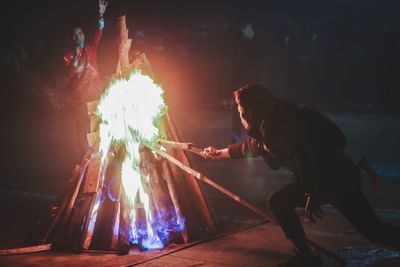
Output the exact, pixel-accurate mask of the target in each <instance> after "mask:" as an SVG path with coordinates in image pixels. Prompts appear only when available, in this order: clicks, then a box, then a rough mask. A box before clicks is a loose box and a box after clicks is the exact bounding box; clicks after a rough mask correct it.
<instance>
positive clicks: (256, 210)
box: [149, 147, 347, 266]
mask: <svg viewBox="0 0 400 267" xmlns="http://www.w3.org/2000/svg"><path fill="white" fill-rule="evenodd" d="M149 148H150V149H151V150H153V151H154V152H156V153H157V154H158V155H160V156H161V157H163V158H165V159H167V160H168V161H170V162H172V163H174V164H175V165H177V166H178V167H179V168H181V169H182V170H184V171H186V172H187V173H189V174H191V175H193V176H194V177H196V178H197V179H198V180H200V181H203V182H205V183H207V184H209V185H210V186H212V187H214V188H215V189H217V190H218V191H220V192H222V193H223V194H225V195H227V196H229V197H230V198H232V199H233V200H235V201H236V202H238V203H240V204H242V205H243V206H245V207H246V208H248V209H250V210H252V211H253V212H254V213H256V214H258V215H259V216H261V217H263V218H264V219H265V220H266V221H267V222H269V221H271V219H270V216H269V215H268V214H267V213H266V212H264V211H263V210H261V209H259V208H257V207H255V206H254V205H252V204H250V203H249V202H247V201H246V200H244V199H242V198H241V197H239V196H238V195H236V194H234V193H232V192H231V191H229V190H228V189H226V188H224V187H222V186H221V185H219V184H217V183H215V182H214V181H212V180H211V179H209V178H208V177H207V176H205V175H203V174H201V173H200V172H198V171H196V170H193V169H192V168H190V167H189V166H187V165H185V164H183V163H182V162H180V161H179V160H177V159H176V158H174V157H173V156H171V155H169V154H168V153H166V152H164V151H162V150H160V149H158V148H154V147H149ZM307 241H308V242H309V244H310V245H311V246H313V247H314V248H315V249H316V250H319V251H320V252H321V253H324V254H325V255H327V256H329V257H330V258H332V259H334V260H336V261H337V262H339V263H340V264H341V265H343V266H344V265H346V264H347V262H346V261H345V260H343V259H342V258H340V257H339V256H337V255H335V254H334V253H332V252H330V251H329V250H327V249H325V248H324V247H322V246H320V245H318V244H317V243H315V242H314V241H312V240H310V239H308V238H307Z"/></svg>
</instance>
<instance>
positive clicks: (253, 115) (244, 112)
mask: <svg viewBox="0 0 400 267" xmlns="http://www.w3.org/2000/svg"><path fill="white" fill-rule="evenodd" d="M234 97H235V102H236V104H237V105H238V111H239V114H240V119H241V120H242V124H243V126H244V128H245V129H246V130H248V129H249V128H250V127H251V125H252V124H254V123H255V122H256V121H258V120H259V119H261V118H265V117H267V116H268V115H270V114H271V113H272V111H273V97H272V95H271V93H270V92H269V90H268V89H267V88H266V87H264V86H263V85H261V84H257V83H252V84H247V85H245V86H243V87H241V88H239V89H238V90H236V91H235V92H234Z"/></svg>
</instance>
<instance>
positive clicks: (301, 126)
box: [202, 84, 400, 267]
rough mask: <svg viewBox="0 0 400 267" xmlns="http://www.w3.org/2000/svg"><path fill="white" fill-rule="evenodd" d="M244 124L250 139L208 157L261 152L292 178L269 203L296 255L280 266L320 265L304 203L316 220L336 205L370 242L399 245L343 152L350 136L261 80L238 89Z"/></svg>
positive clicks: (399, 234) (399, 232)
mask: <svg viewBox="0 0 400 267" xmlns="http://www.w3.org/2000/svg"><path fill="white" fill-rule="evenodd" d="M234 97H235V102H236V104H237V107H238V111H239V114H240V118H241V122H242V124H243V126H244V128H245V130H246V131H247V133H248V135H249V136H250V137H251V138H250V139H248V140H246V141H243V142H241V143H235V144H231V145H229V146H228V147H227V148H223V149H216V148H214V147H208V148H206V149H204V151H203V152H202V154H203V156H204V157H205V158H209V159H219V158H233V159H235V158H247V157H257V156H262V157H263V158H264V160H265V162H266V163H267V164H268V166H269V167H270V168H272V169H278V168H281V167H284V168H286V169H287V170H288V171H290V172H291V173H292V176H293V181H292V182H290V183H288V184H286V185H284V186H283V187H282V188H280V189H278V190H276V191H275V192H273V193H272V194H271V195H270V196H269V198H268V206H269V209H270V212H271V213H272V215H273V217H274V219H275V220H276V222H277V223H278V224H279V225H280V227H281V228H282V230H283V232H284V233H285V235H286V237H287V238H288V239H290V240H291V241H292V242H293V244H294V245H295V247H296V249H297V251H298V253H296V255H295V256H294V257H292V258H290V259H289V260H287V261H286V262H284V263H282V264H281V265H280V266H282V267H283V266H284V267H295V266H308V267H314V266H321V257H320V256H319V255H316V254H315V253H314V252H313V251H312V249H311V247H310V244H309V243H308V241H307V239H306V238H305V233H304V229H303V226H302V224H301V222H300V220H299V218H298V216H297V214H296V213H295V208H296V207H305V211H306V215H307V217H308V218H309V219H310V220H311V221H313V222H315V220H316V219H317V218H319V217H321V213H322V210H321V208H320V205H321V204H327V203H330V204H332V205H333V206H334V207H335V208H336V209H337V210H338V211H339V212H340V213H341V214H342V215H343V216H344V217H345V218H346V219H347V220H348V221H349V222H350V223H351V224H352V225H353V226H354V227H355V228H356V229H357V230H358V231H359V232H360V233H361V234H362V235H363V236H364V237H366V238H367V239H368V240H370V241H371V242H375V243H379V244H383V245H388V246H393V247H399V246H400V228H399V227H396V226H393V225H390V224H387V223H384V222H382V221H381V220H380V219H379V218H378V217H377V215H376V214H375V212H374V210H373V209H372V207H371V205H370V203H369V202H368V200H367V199H366V197H365V196H364V195H363V193H362V190H361V177H360V175H359V168H358V166H357V165H355V164H354V163H353V161H352V160H350V159H349V158H348V157H346V156H345V155H344V154H343V150H344V148H345V146H346V138H345V136H344V134H343V133H342V131H341V130H340V129H339V128H338V127H337V126H336V125H335V124H334V123H333V122H332V121H331V120H329V119H328V118H327V117H325V116H323V115H322V114H320V113H318V112H316V111H313V110H312V109H309V108H306V107H298V106H296V105H295V104H293V103H290V102H287V101H285V100H282V99H279V98H276V97H274V96H272V95H271V93H270V92H269V91H268V89H267V88H265V87H264V86H262V85H260V84H249V85H246V86H244V87H242V88H240V89H239V90H237V91H235V92H234Z"/></svg>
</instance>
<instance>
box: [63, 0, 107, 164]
mask: <svg viewBox="0 0 400 267" xmlns="http://www.w3.org/2000/svg"><path fill="white" fill-rule="evenodd" d="M107 4H108V2H106V1H105V0H99V20H98V27H97V31H96V34H95V35H94V38H93V39H91V40H87V39H86V36H85V34H84V32H83V30H82V28H81V27H77V28H75V29H74V33H73V41H74V46H73V47H72V48H71V49H69V50H67V51H66V52H65V53H64V55H63V59H64V64H65V67H66V77H67V84H68V90H69V92H70V95H71V97H70V99H71V103H70V104H71V107H70V109H71V112H72V116H73V121H74V128H75V132H76V136H77V139H78V146H79V148H78V150H79V153H80V156H82V155H83V154H84V153H85V152H86V150H87V149H88V143H87V139H86V134H87V132H88V128H89V116H88V111H87V106H86V103H87V102H89V101H93V100H95V99H96V98H98V97H99V96H100V92H101V84H100V77H99V72H98V68H97V48H98V45H99V43H100V40H101V37H102V35H103V28H104V17H103V15H104V13H105V11H106V8H107Z"/></svg>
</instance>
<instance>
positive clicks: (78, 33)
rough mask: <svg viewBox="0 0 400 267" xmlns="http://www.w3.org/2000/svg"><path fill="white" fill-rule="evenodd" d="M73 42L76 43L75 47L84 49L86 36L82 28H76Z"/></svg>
mask: <svg viewBox="0 0 400 267" xmlns="http://www.w3.org/2000/svg"><path fill="white" fill-rule="evenodd" d="M73 40H74V42H75V46H77V47H83V45H84V44H85V34H84V33H83V31H82V28H80V27H77V28H75V30H74V36H73Z"/></svg>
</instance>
